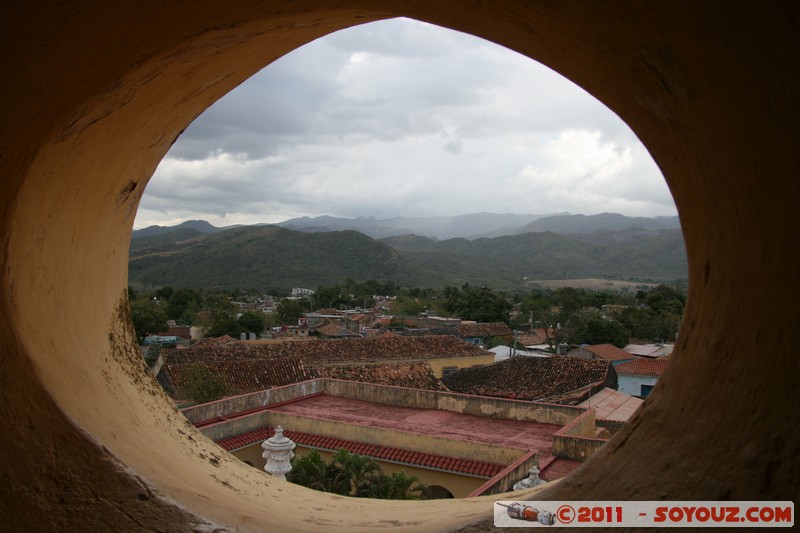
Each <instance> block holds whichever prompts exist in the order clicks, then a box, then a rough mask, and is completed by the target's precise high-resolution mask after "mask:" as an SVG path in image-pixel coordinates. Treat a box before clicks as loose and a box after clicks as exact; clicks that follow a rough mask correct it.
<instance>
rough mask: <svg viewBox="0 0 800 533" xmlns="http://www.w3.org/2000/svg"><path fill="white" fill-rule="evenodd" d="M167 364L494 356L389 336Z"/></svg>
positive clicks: (170, 353) (218, 353)
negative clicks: (237, 360)
mask: <svg viewBox="0 0 800 533" xmlns="http://www.w3.org/2000/svg"><path fill="white" fill-rule="evenodd" d="M161 354H162V356H163V359H164V362H165V364H176V363H199V362H211V361H228V360H232V359H272V358H276V357H299V358H301V359H302V360H303V362H304V363H305V364H306V365H309V364H315V363H334V362H340V363H347V362H354V363H355V362H359V363H361V362H380V361H413V360H424V359H438V358H447V357H476V356H493V354H492V353H491V352H487V351H486V350H484V349H482V348H480V347H478V346H475V345H472V344H469V343H466V342H464V341H462V340H461V339H459V338H458V337H455V336H452V335H427V336H418V337H403V336H397V337H393V336H388V335H381V336H378V337H368V338H360V337H359V338H354V339H326V340H310V341H306V342H297V343H277V344H252V345H248V344H243V343H238V342H237V343H236V344H232V345H226V346H210V345H206V346H202V347H191V348H188V349H186V350H162V351H161Z"/></svg>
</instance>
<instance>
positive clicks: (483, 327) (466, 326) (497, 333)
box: [458, 322, 514, 338]
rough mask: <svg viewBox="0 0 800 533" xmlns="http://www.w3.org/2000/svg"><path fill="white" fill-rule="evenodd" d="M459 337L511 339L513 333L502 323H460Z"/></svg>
mask: <svg viewBox="0 0 800 533" xmlns="http://www.w3.org/2000/svg"><path fill="white" fill-rule="evenodd" d="M458 336H459V337H481V338H484V337H513V336H514V332H513V331H511V329H510V328H509V327H508V326H507V325H506V324H505V323H504V322H478V323H475V324H472V323H463V322H462V323H461V325H460V326H459V327H458Z"/></svg>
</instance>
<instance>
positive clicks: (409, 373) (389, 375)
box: [315, 363, 447, 392]
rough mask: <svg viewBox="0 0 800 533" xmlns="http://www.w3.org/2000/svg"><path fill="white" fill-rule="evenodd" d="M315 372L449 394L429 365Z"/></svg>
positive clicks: (347, 367) (325, 368)
mask: <svg viewBox="0 0 800 533" xmlns="http://www.w3.org/2000/svg"><path fill="white" fill-rule="evenodd" d="M315 371H316V374H317V376H319V377H325V378H331V379H341V380H346V381H360V382H363V383H376V384H378V385H394V386H397V387H408V388H411V389H423V390H438V391H443V392H447V387H445V386H444V385H442V382H441V381H439V379H438V378H437V377H436V375H435V374H434V373H433V369H432V368H431V365H429V364H428V363H391V364H390V363H386V364H373V365H345V366H340V365H336V366H319V367H316V369H315Z"/></svg>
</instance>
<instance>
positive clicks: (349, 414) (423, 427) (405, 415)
mask: <svg viewBox="0 0 800 533" xmlns="http://www.w3.org/2000/svg"><path fill="white" fill-rule="evenodd" d="M269 410H270V411H273V412H278V413H286V414H291V415H294V416H301V417H304V418H310V419H316V420H327V421H333V422H340V423H342V424H351V425H355V426H365V427H378V428H385V429H390V430H396V431H404V432H408V433H417V434H421V435H428V436H431V437H439V438H444V439H450V440H455V441H463V442H474V443H482V444H493V445H497V446H505V447H508V448H518V449H520V450H537V451H538V452H539V456H540V460H543V459H545V458H547V457H549V456H550V455H551V449H552V442H553V434H554V433H555V432H556V431H558V430H559V429H561V427H562V426H560V425H558V424H540V423H537V422H521V421H518V420H503V419H497V418H486V417H481V416H476V415H469V414H461V413H454V412H452V411H441V410H436V409H418V408H413V407H399V406H393V405H386V404H381V403H374V402H368V401H364V400H354V399H350V398H342V397H339V396H331V395H328V394H322V395H319V396H314V397H309V398H302V399H299V400H297V401H294V402H292V403H287V404H283V405H279V406H276V407H274V408H269Z"/></svg>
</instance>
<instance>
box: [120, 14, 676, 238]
mask: <svg viewBox="0 0 800 533" xmlns="http://www.w3.org/2000/svg"><path fill="white" fill-rule="evenodd" d="M479 210H480V211H502V212H516V213H526V212H527V213H545V212H559V211H570V212H574V213H587V214H591V213H597V212H602V211H618V212H621V213H623V214H627V215H631V216H656V215H669V214H675V206H674V203H673V200H672V197H671V196H670V194H669V191H668V189H667V187H666V184H665V183H664V180H663V178H662V177H661V174H660V172H659V171H658V168H657V167H656V165H655V164H654V163H653V161H652V159H651V158H650V156H649V154H648V153H647V151H646V150H645V149H644V147H643V146H642V145H641V143H640V142H639V141H638V140H637V139H636V137H635V136H634V135H633V133H632V132H631V131H630V129H629V128H628V127H627V126H626V125H625V124H624V123H623V122H622V121H621V120H620V119H619V118H618V117H616V116H615V115H614V114H613V113H612V112H611V111H609V110H608V109H607V108H606V107H604V106H603V105H602V104H601V103H599V102H597V101H596V100H595V99H593V98H592V97H591V96H589V95H588V94H587V93H586V92H585V91H583V89H581V88H579V87H577V86H575V85H574V84H572V83H571V82H569V81H567V80H565V79H564V78H562V77H561V76H559V75H557V74H555V73H553V72H552V71H551V70H549V69H548V68H546V67H544V66H542V65H540V64H537V63H535V62H533V61H531V60H530V59H528V58H525V57H523V56H520V55H519V54H516V53H514V52H511V51H509V50H506V49H503V48H501V47H498V46H496V45H493V44H491V43H488V42H485V41H482V40H479V39H476V38H474V37H472V36H469V35H464V34H460V33H456V32H452V31H449V30H445V29H442V28H438V27H435V26H432V25H428V24H423V23H419V22H415V21H410V20H405V19H395V20H390V21H383V22H378V23H373V24H368V25H364V26H359V27H355V28H350V29H348V30H344V31H341V32H337V33H335V34H332V35H329V36H327V37H325V38H322V39H319V40H317V41H315V42H312V43H310V44H308V45H306V46H304V47H302V48H300V49H298V50H295V51H294V52H292V53H290V54H288V55H286V56H284V57H283V58H281V59H279V60H277V61H276V62H274V63H273V64H271V65H269V66H268V67H267V68H265V69H264V70H262V71H261V72H260V73H258V74H256V75H255V76H253V77H252V78H251V79H250V80H248V81H246V82H245V83H243V84H242V85H241V86H239V87H238V88H236V89H235V90H234V91H232V92H231V93H229V94H228V95H227V96H226V97H224V98H223V99H221V100H220V101H218V102H217V103H216V104H214V105H213V106H212V107H211V108H209V109H208V110H207V111H206V112H205V113H204V114H203V115H201V116H200V117H198V118H197V120H195V121H194V122H193V123H192V124H191V125H190V126H189V127H188V128H187V130H186V131H185V132H184V134H183V135H182V136H181V137H180V138H179V139H178V141H177V142H176V143H175V145H174V146H173V147H172V149H171V150H170V152H169V153H168V154H167V157H166V158H165V159H164V160H163V161H162V162H161V165H160V166H159V168H158V169H157V171H156V173H155V175H154V177H153V178H152V180H151V182H150V185H149V186H148V188H147V190H146V191H145V195H144V197H143V199H142V203H141V206H140V209H139V213H138V215H137V219H136V224H135V227H137V228H139V227H144V226H147V225H150V224H173V223H177V222H180V221H182V220H186V219H192V218H203V219H206V220H209V221H210V222H212V223H213V224H217V225H226V224H235V223H256V222H278V221H281V220H284V219H286V218H291V217H294V216H303V215H307V216H316V215H321V214H330V215H334V216H346V217H354V216H375V217H378V218H389V217H392V216H403V215H406V216H432V215H455V214H463V213H469V212H475V211H479Z"/></svg>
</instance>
